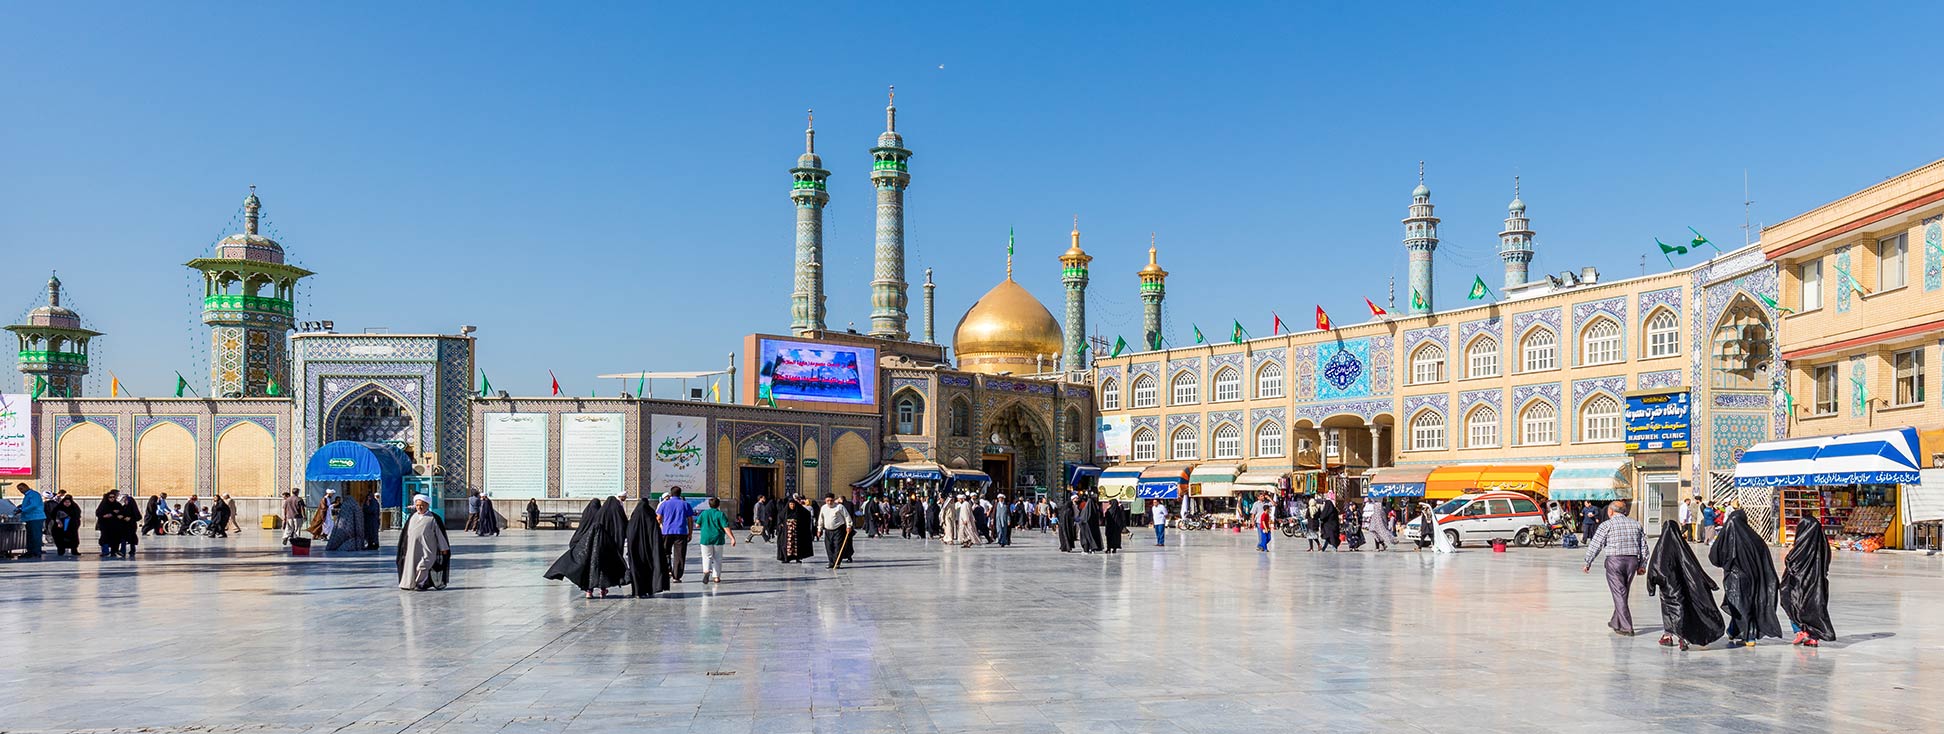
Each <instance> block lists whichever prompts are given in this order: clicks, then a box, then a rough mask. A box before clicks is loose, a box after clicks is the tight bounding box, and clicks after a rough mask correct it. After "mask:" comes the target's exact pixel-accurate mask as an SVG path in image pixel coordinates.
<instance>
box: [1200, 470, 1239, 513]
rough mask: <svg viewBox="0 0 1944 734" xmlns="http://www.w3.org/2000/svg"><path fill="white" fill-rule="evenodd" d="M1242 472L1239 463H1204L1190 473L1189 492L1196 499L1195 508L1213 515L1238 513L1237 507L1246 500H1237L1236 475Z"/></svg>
mask: <svg viewBox="0 0 1944 734" xmlns="http://www.w3.org/2000/svg"><path fill="white" fill-rule="evenodd" d="M1241 473H1242V467H1241V466H1240V465H1237V464H1202V465H1200V466H1197V467H1195V468H1194V470H1193V471H1191V472H1189V473H1188V493H1189V495H1190V496H1192V497H1193V498H1194V500H1195V504H1194V507H1193V508H1192V509H1194V510H1195V511H1197V512H1205V513H1209V514H1211V515H1215V514H1228V515H1237V510H1236V508H1237V507H1238V505H1239V504H1241V503H1242V502H1246V500H1240V501H1238V500H1237V497H1236V486H1235V477H1236V475H1238V474H1241Z"/></svg>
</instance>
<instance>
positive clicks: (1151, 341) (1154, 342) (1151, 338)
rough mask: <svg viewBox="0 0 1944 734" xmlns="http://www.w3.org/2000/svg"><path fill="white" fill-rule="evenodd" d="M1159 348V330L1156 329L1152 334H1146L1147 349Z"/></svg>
mask: <svg viewBox="0 0 1944 734" xmlns="http://www.w3.org/2000/svg"><path fill="white" fill-rule="evenodd" d="M1160 348H1161V332H1158V331H1157V332H1154V333H1152V334H1149V335H1148V349H1149V350H1159V349H1160Z"/></svg>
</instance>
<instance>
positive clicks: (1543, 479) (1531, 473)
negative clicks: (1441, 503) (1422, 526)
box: [1424, 464, 1552, 500]
mask: <svg viewBox="0 0 1944 734" xmlns="http://www.w3.org/2000/svg"><path fill="white" fill-rule="evenodd" d="M1551 478H1552V465H1551V464H1456V465H1452V466H1441V467H1438V468H1437V469H1435V470H1433V471H1432V472H1431V474H1430V475H1429V476H1427V477H1426V478H1425V480H1424V496H1425V498H1426V499H1434V500H1443V499H1451V498H1453V497H1457V496H1458V495H1461V494H1472V493H1476V492H1523V493H1525V494H1529V495H1532V496H1533V497H1534V498H1541V499H1543V498H1544V497H1545V496H1546V492H1547V488H1548V486H1549V484H1548V483H1549V481H1550V480H1551Z"/></svg>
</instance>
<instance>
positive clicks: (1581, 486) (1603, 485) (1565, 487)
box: [1546, 459, 1632, 500]
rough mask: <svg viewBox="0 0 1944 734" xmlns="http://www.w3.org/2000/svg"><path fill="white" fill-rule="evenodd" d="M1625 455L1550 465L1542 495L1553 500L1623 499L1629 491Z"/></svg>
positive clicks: (1630, 484) (1629, 484)
mask: <svg viewBox="0 0 1944 734" xmlns="http://www.w3.org/2000/svg"><path fill="white" fill-rule="evenodd" d="M1627 465H1628V461H1627V460H1626V459H1613V460H1610V461H1563V462H1560V463H1558V464H1554V465H1553V470H1552V477H1551V478H1550V479H1549V480H1548V481H1547V485H1548V488H1547V492H1546V495H1547V496H1548V497H1551V498H1552V499H1556V500H1623V499H1627V498H1628V495H1629V494H1630V493H1629V492H1628V491H1627V490H1628V488H1629V487H1631V486H1632V483H1630V482H1628V481H1627Z"/></svg>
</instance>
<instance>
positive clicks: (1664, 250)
mask: <svg viewBox="0 0 1944 734" xmlns="http://www.w3.org/2000/svg"><path fill="white" fill-rule="evenodd" d="M1654 244H1656V245H1660V248H1661V257H1664V258H1667V267H1670V268H1671V267H1674V256H1675V255H1686V254H1688V249H1687V248H1685V247H1682V246H1680V245H1670V244H1667V243H1665V242H1662V241H1660V238H1659V237H1655V238H1654Z"/></svg>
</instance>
